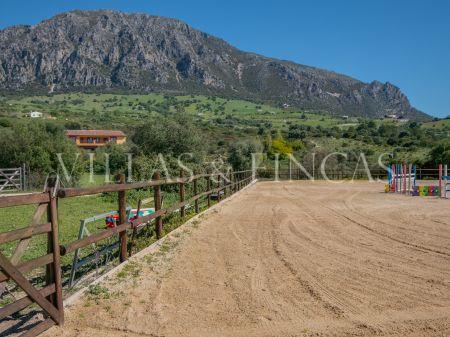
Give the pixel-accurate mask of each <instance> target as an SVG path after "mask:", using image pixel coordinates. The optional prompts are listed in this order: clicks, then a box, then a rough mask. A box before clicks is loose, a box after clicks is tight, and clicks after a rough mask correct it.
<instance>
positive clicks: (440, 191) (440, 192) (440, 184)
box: [439, 164, 443, 198]
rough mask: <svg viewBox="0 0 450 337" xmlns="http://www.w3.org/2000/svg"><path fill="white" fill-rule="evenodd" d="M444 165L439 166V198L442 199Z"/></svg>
mask: <svg viewBox="0 0 450 337" xmlns="http://www.w3.org/2000/svg"><path fill="white" fill-rule="evenodd" d="M442 192H443V191H442V164H439V197H441V198H442V195H443V193H442Z"/></svg>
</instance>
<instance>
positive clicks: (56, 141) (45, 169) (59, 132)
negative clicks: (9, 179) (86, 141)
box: [0, 121, 85, 183]
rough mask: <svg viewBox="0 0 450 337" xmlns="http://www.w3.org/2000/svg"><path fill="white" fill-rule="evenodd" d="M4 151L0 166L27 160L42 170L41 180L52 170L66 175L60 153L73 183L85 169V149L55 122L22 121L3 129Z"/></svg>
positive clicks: (0, 150) (0, 146) (1, 149)
mask: <svg viewBox="0 0 450 337" xmlns="http://www.w3.org/2000/svg"><path fill="white" fill-rule="evenodd" d="M0 153H1V154H2V155H1V157H0V167H17V166H20V165H22V164H24V163H25V164H27V165H28V166H29V168H30V170H31V171H32V172H35V173H38V174H39V176H40V178H41V179H40V181H39V183H41V182H42V179H43V178H44V177H45V176H46V175H47V174H49V173H52V172H59V173H60V174H61V177H62V178H64V177H65V175H64V174H63V170H62V168H63V166H62V163H61V161H60V159H58V154H60V158H61V160H62V162H63V164H64V166H65V167H66V169H67V171H68V173H70V174H71V178H72V179H71V181H70V183H76V182H77V181H78V180H79V178H80V176H81V174H82V173H83V172H84V169H85V166H84V160H83V156H82V154H81V151H80V150H79V149H78V148H77V147H76V146H75V144H74V143H73V142H72V141H71V140H69V139H68V138H67V137H66V135H65V134H64V130H63V128H61V127H60V126H58V125H56V124H54V123H52V122H40V121H32V122H20V123H16V124H14V125H13V126H12V127H11V128H10V129H9V130H6V131H4V132H3V131H2V132H1V133H0ZM66 183H68V182H66Z"/></svg>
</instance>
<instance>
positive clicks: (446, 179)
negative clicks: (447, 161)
mask: <svg viewBox="0 0 450 337" xmlns="http://www.w3.org/2000/svg"><path fill="white" fill-rule="evenodd" d="M444 175H445V199H448V195H447V193H448V192H449V191H450V190H448V189H447V187H448V186H449V185H450V184H449V183H448V180H449V179H448V171H447V165H445V166H444Z"/></svg>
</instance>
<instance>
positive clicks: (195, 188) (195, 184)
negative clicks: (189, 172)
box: [194, 171, 199, 213]
mask: <svg viewBox="0 0 450 337" xmlns="http://www.w3.org/2000/svg"><path fill="white" fill-rule="evenodd" d="M197 173H198V172H197V171H196V172H194V175H195V174H197ZM197 193H198V187H197V179H194V195H195V196H197ZM194 205H195V213H199V207H198V199H195V201H194Z"/></svg>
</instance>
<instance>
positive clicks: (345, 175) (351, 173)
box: [258, 168, 387, 180]
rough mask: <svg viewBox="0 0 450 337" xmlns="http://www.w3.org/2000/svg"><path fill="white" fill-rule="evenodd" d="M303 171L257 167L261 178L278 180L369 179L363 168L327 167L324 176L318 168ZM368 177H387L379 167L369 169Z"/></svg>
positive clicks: (384, 171) (385, 172)
mask: <svg viewBox="0 0 450 337" xmlns="http://www.w3.org/2000/svg"><path fill="white" fill-rule="evenodd" d="M306 172H308V173H305V172H304V171H303V170H301V169H300V168H280V169H279V170H275V169H274V168H268V169H259V170H258V178H261V179H270V180H274V179H279V180H307V179H314V180H323V179H330V180H343V179H365V180H367V179H369V176H368V173H367V171H366V170H365V169H357V170H345V169H327V170H325V176H324V175H323V173H322V172H321V171H320V169H316V170H314V171H313V170H312V169H306ZM369 172H370V177H371V178H372V179H387V171H386V170H383V169H381V168H371V169H369Z"/></svg>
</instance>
